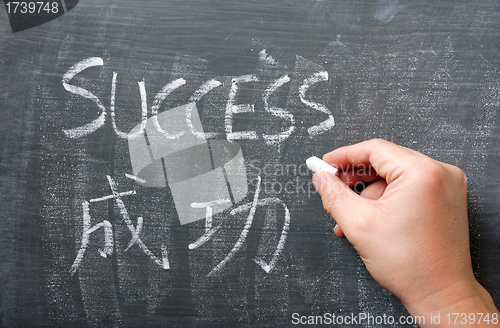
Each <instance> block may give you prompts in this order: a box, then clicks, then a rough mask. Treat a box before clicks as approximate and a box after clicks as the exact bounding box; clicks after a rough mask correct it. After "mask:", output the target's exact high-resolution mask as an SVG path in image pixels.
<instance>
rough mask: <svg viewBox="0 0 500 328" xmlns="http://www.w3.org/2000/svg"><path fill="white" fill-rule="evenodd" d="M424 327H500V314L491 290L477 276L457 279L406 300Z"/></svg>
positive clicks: (411, 312) (408, 307) (411, 311)
mask: <svg viewBox="0 0 500 328" xmlns="http://www.w3.org/2000/svg"><path fill="white" fill-rule="evenodd" d="M405 306H406V308H407V309H408V311H409V312H410V314H411V315H412V316H414V317H416V316H418V317H422V318H424V320H425V321H422V323H424V322H425V324H421V325H420V327H421V328H423V327H498V326H500V315H499V312H498V310H497V308H496V307H495V304H494V302H493V299H492V298H491V296H490V294H489V293H488V292H487V291H486V289H484V287H483V286H481V285H480V284H479V283H478V282H477V281H476V280H475V279H473V281H470V282H468V283H457V284H453V285H450V286H448V287H447V288H446V289H443V290H441V291H439V292H437V293H434V294H432V295H429V296H426V297H425V298H423V299H420V300H418V301H417V300H415V301H411V302H407V303H405Z"/></svg>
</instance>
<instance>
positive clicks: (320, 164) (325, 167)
mask: <svg viewBox="0 0 500 328" xmlns="http://www.w3.org/2000/svg"><path fill="white" fill-rule="evenodd" d="M306 164H307V167H308V168H309V170H311V171H313V172H314V173H318V172H320V171H321V172H330V173H331V174H334V175H335V174H337V172H338V170H337V169H336V168H334V167H333V166H331V165H330V164H328V163H327V162H325V161H323V160H321V159H319V158H317V157H316V156H312V157H309V158H308V159H307V160H306Z"/></svg>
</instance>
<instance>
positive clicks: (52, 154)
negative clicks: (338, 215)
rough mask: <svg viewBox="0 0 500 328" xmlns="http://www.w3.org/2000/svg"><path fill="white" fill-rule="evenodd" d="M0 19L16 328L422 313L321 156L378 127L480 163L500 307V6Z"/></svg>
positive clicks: (2, 311)
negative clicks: (322, 180)
mask: <svg viewBox="0 0 500 328" xmlns="http://www.w3.org/2000/svg"><path fill="white" fill-rule="evenodd" d="M0 16H2V18H1V19H0V92H1V93H0V94H1V97H0V99H1V100H0V101H1V106H0V110H1V111H0V118H1V119H0V145H1V160H0V163H1V169H0V176H1V180H0V188H1V189H0V210H1V215H0V223H1V225H0V318H1V322H2V325H3V327H88V326H90V327H229V326H234V327H261V326H269V327H280V326H282V327H288V326H293V314H294V313H299V314H300V315H305V316H310V315H313V316H315V315H319V316H321V315H323V314H324V313H333V314H337V315H350V314H351V313H354V314H357V313H368V314H370V315H373V316H382V315H386V316H394V317H395V318H398V317H399V316H406V315H408V313H407V312H406V310H405V309H404V307H403V306H402V304H401V303H400V301H399V300H397V299H396V298H395V297H393V296H392V295H391V294H390V293H388V292H387V291H385V290H383V289H382V288H381V287H380V286H378V284H377V283H376V282H375V281H374V280H373V279H372V278H371V276H370V275H369V273H368V272H367V271H366V269H365V267H364V265H363V263H362V261H361V260H360V258H359V256H358V255H357V254H356V252H355V250H354V249H353V248H352V247H351V245H350V244H349V243H348V241H346V240H341V239H338V238H336V237H335V235H334V234H333V231H332V229H333V227H334V225H335V223H334V221H333V220H332V219H331V218H330V217H329V216H328V215H327V214H326V213H325V212H324V211H323V208H322V206H321V202H320V198H319V196H318V195H317V194H316V193H315V192H314V189H313V186H312V184H311V182H310V179H311V172H309V171H308V170H307V168H306V167H305V165H304V163H305V159H306V158H307V157H309V156H312V155H316V156H320V155H322V154H323V153H325V152H327V151H330V150H332V149H335V148H337V147H339V146H343V145H347V144H352V143H355V142H359V141H363V140H367V139H371V138H374V137H379V138H384V139H387V140H391V141H393V142H396V143H398V144H401V145H403V146H407V147H410V148H412V149H415V150H418V151H421V152H423V153H425V154H427V155H429V156H431V157H434V158H436V159H438V160H440V161H443V162H447V163H450V164H454V165H457V166H459V167H460V168H462V169H463V170H464V171H465V173H466V174H467V176H468V179H469V190H468V201H469V203H468V204H469V205H468V206H469V220H470V235H471V253H472V257H473V267H474V272H475V274H476V277H477V279H478V280H479V281H480V282H481V283H482V284H483V285H484V286H485V288H486V289H487V290H488V291H489V292H490V293H491V295H492V297H493V299H494V301H495V302H496V304H497V305H498V304H500V265H499V263H500V252H499V249H500V175H499V174H498V169H499V167H500V166H499V163H500V116H499V113H500V112H499V107H500V72H499V68H500V47H499V46H498V45H499V44H498V40H500V3H499V2H498V1H493V0H472V1H460V0H459V1H457V0H454V1H435V0H432V1H431V0H428V1H427V0H426V1H417V2H416V1H409V0H376V1H375V0H371V1H368V0H366V1H364V0H363V1H348V0H343V1H325V0H272V1H268V0H266V1H264V0H248V1H242V0H234V1H229V0H209V1H199V0H191V1H186V0H171V1H156V0H151V1H131V0H105V1H104V0H81V1H79V2H78V4H77V5H76V6H75V7H74V8H73V9H72V10H71V11H68V12H67V13H65V14H64V15H61V16H60V17H58V18H57V19H54V20H51V21H49V22H46V23H45V24H42V25H39V26H36V27H32V28H29V29H26V30H24V31H20V32H16V33H13V31H12V29H11V26H10V25H9V21H8V19H7V14H6V12H5V11H3V9H2V10H0ZM141 124H143V126H141ZM144 126H145V127H144ZM158 127H160V128H158ZM188 137H189V138H188ZM186 138H187V139H186ZM207 174H208V175H207ZM211 174H212V175H211ZM148 183H151V184H152V185H148ZM200 194H201V195H205V196H206V197H209V196H210V195H216V196H217V197H215V196H214V197H215V198H216V199H215V198H214V199H208V198H207V199H206V200H203V199H202V198H203V197H201V198H200V197H198V196H197V195H200ZM188 200H189V202H188ZM186 204H187V205H186ZM181 208H182V209H181ZM181 212H182V213H181ZM182 220H184V221H182ZM181 223H184V224H181ZM339 326H342V325H339ZM359 326H362V327H375V326H377V327H379V326H384V325H376V324H368V323H363V324H360V325H359ZM390 326H391V327H408V326H411V325H399V324H397V323H396V324H394V325H390Z"/></svg>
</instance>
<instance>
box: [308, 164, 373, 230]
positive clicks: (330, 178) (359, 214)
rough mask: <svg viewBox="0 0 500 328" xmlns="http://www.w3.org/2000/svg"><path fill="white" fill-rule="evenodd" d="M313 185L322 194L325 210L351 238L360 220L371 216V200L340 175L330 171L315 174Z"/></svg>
mask: <svg viewBox="0 0 500 328" xmlns="http://www.w3.org/2000/svg"><path fill="white" fill-rule="evenodd" d="M313 185H314V187H315V188H316V191H317V192H318V194H319V195H320V196H321V200H322V201H323V208H324V209H325V211H326V212H327V213H328V214H330V216H331V217H332V218H333V219H334V220H335V221H336V222H337V224H338V225H339V226H340V227H341V229H342V231H343V232H344V233H345V235H346V236H347V238H349V232H350V231H352V230H353V227H354V226H359V223H360V222H359V221H360V220H361V219H362V218H366V217H368V216H369V214H370V209H369V203H370V200H369V199H367V198H363V197H361V196H359V195H358V194H356V193H355V192H354V191H352V190H351V189H350V188H349V186H347V184H345V183H344V182H343V181H342V180H341V179H340V178H339V177H337V176H336V175H333V174H331V173H328V172H318V173H316V174H314V176H313ZM351 227H352V228H351ZM354 230H355V229H354Z"/></svg>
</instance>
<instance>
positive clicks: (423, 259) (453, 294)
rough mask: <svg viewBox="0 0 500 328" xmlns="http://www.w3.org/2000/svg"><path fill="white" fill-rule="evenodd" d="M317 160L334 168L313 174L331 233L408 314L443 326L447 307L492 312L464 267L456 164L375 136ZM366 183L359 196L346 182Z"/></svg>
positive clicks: (463, 197) (461, 182)
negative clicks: (344, 240) (354, 252)
mask: <svg viewBox="0 0 500 328" xmlns="http://www.w3.org/2000/svg"><path fill="white" fill-rule="evenodd" d="M323 160H324V161H325V162H327V163H329V164H330V165H332V166H334V167H337V168H338V169H339V172H340V173H339V176H335V175H333V174H330V173H327V172H318V173H316V174H315V175H314V176H313V184H314V186H315V187H316V190H317V191H318V193H319V194H320V195H321V199H322V201H323V206H324V208H325V210H326V211H327V212H328V214H330V215H331V216H332V217H333V218H334V219H335V221H336V222H337V224H338V226H337V227H336V228H335V229H334V231H335V234H336V235H337V236H338V237H346V238H347V239H348V240H349V242H350V243H351V244H352V245H353V246H354V247H355V249H356V250H357V251H358V253H359V255H360V256H361V258H362V260H363V262H364V263H365V266H366V268H367V269H368V271H369V272H370V274H371V275H372V276H373V278H374V279H375V280H376V281H377V282H378V283H379V284H380V285H381V286H382V287H384V288H386V289H387V290H389V291H390V292H391V293H393V294H394V295H395V296H397V297H398V298H399V299H400V300H401V301H402V302H403V304H404V305H405V307H406V308H407V309H408V311H409V312H410V314H411V315H412V316H424V317H425V319H426V320H425V322H426V324H421V327H440V326H442V327H445V326H447V322H445V321H447V318H446V317H445V316H446V314H448V313H466V314H469V313H490V318H491V316H492V314H493V313H496V314H497V315H498V310H497V309H496V308H495V305H494V303H493V300H492V298H491V296H490V295H489V294H488V292H487V291H486V290H485V289H484V288H483V287H482V286H481V285H480V284H479V283H478V282H477V280H476V279H475V277H474V274H473V272H472V265H471V257H470V248H469V226H468V218H467V179H466V177H465V174H464V173H463V172H462V170H460V169H459V168H457V167H455V166H452V165H449V164H445V163H441V162H438V161H436V160H433V159H431V158H429V157H427V156H425V155H423V154H421V153H419V152H416V151H414V150H411V149H408V148H404V147H401V146H398V145H396V144H393V143H391V142H388V141H385V140H380V139H374V140H370V141H365V142H362V143H359V144H355V145H351V146H346V147H342V148H338V149H336V150H334V151H332V152H330V153H327V154H326V155H324V156H323ZM366 182H371V184H369V185H368V187H367V188H366V189H365V190H364V191H363V192H362V193H361V194H360V195H358V194H356V193H355V192H354V191H353V190H351V188H350V187H353V186H354V185H355V184H358V183H366ZM431 313H432V314H433V316H435V315H437V314H438V313H441V325H438V324H430V314H431ZM445 319H446V320H445ZM452 323H453V322H452ZM467 324H470V322H467ZM449 326H454V327H455V326H460V325H459V324H456V323H455V325H453V324H452V325H449ZM462 326H464V327H465V326H468V325H462ZM471 326H474V327H480V326H484V327H494V326H495V327H496V326H497V325H495V324H492V323H491V322H490V324H484V323H482V324H479V325H478V324H477V322H476V323H475V325H471Z"/></svg>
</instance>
